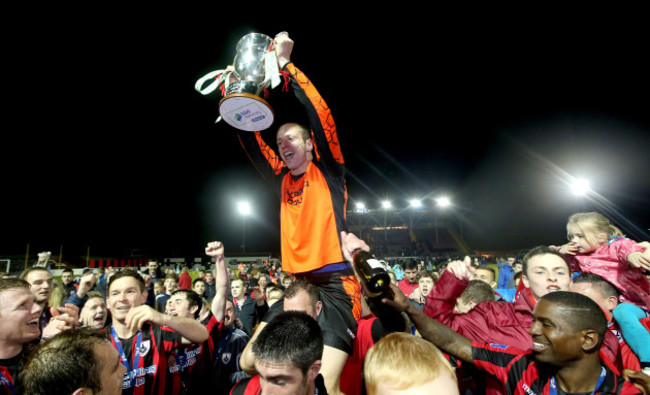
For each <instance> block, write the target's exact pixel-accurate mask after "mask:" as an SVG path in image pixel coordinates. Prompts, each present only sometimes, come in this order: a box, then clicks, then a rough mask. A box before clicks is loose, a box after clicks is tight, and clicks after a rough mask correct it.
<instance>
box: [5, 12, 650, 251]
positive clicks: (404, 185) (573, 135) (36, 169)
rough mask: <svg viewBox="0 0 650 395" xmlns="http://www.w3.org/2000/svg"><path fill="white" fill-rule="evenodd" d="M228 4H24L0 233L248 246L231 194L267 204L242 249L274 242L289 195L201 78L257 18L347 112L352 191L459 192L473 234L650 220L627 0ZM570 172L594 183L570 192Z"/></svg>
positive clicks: (475, 237)
mask: <svg viewBox="0 0 650 395" xmlns="http://www.w3.org/2000/svg"><path fill="white" fill-rule="evenodd" d="M218 10H220V11H221V14H218V13H217V11H216V9H215V10H210V11H204V10H200V9H193V10H189V9H187V10H178V9H176V8H169V9H160V8H158V9H156V10H155V11H151V10H147V11H141V10H137V12H136V10H130V11H133V12H127V11H125V10H120V11H119V12H118V11H117V10H114V11H113V12H108V11H107V10H101V11H99V10H92V11H91V10H78V12H81V13H82V15H84V16H85V17H78V16H76V17H72V16H67V17H66V16H61V17H57V18H50V17H49V16H48V13H47V12H46V11H44V10H41V11H42V12H40V13H39V15H38V17H36V16H35V15H33V14H29V13H21V14H20V15H15V18H16V19H17V20H20V21H23V23H20V24H18V25H17V26H18V27H14V28H12V29H10V30H11V40H9V42H7V43H5V44H6V46H5V49H4V50H3V52H4V55H5V56H4V59H5V66H8V70H7V71H6V72H5V73H4V75H3V87H4V89H3V95H4V96H5V100H4V103H5V104H4V111H3V113H4V118H5V124H4V127H3V130H4V133H2V134H3V139H2V141H3V144H2V148H3V150H2V151H3V159H4V161H3V162H4V163H3V166H2V171H1V174H2V189H3V193H2V199H3V200H2V201H3V204H2V205H1V206H0V207H1V208H0V220H1V222H2V227H1V228H2V235H0V237H1V238H0V240H1V241H0V254H21V253H23V254H24V251H25V248H26V246H27V245H28V244H29V246H30V251H31V252H32V253H35V252H37V251H42V250H50V251H52V252H53V255H57V254H58V251H59V248H60V246H61V245H63V251H64V255H66V254H70V255H75V254H77V255H85V254H86V248H87V247H88V246H90V250H91V255H123V254H129V253H130V252H131V251H133V250H136V249H137V250H139V251H147V252H148V253H150V254H152V255H157V256H169V255H174V254H178V255H186V256H191V255H194V256H200V255H201V253H202V250H203V247H204V245H205V243H206V242H207V241H210V240H215V239H216V240H223V241H224V242H225V244H226V249H227V251H240V244H241V240H242V219H241V217H240V216H239V215H238V214H237V213H236V208H235V204H236V203H235V202H236V201H237V199H241V198H246V199H248V200H249V201H250V202H251V205H252V206H253V209H254V211H255V214H254V216H253V217H252V218H249V219H248V220H247V223H246V249H247V251H277V250H278V249H279V237H278V233H279V223H278V222H279V221H278V215H279V214H278V211H279V202H278V200H277V198H276V197H275V195H274V192H273V191H272V190H271V189H270V188H269V187H268V186H267V184H266V183H265V182H264V181H263V180H262V178H261V177H260V176H259V175H258V174H257V173H256V171H255V170H254V168H253V166H252V165H251V164H250V162H249V161H248V159H247V157H246V156H245V155H244V153H243V151H242V150H241V148H240V146H239V144H238V141H237V139H236V132H235V130H234V129H233V128H232V127H230V126H228V125H227V124H225V123H223V122H221V123H218V124H215V123H214V121H215V119H216V118H217V116H218V113H217V111H218V102H219V99H220V97H219V96H218V95H217V94H213V95H210V96H201V95H200V94H199V93H198V92H196V91H195V90H194V83H195V81H196V80H197V79H199V78H200V77H202V76H203V75H204V74H206V73H207V72H210V71H213V70H217V69H222V68H225V67H226V66H227V65H228V64H230V63H232V61H233V59H234V55H235V45H236V43H237V40H238V39H239V38H241V37H242V36H243V35H245V34H246V33H249V32H259V33H265V34H267V35H270V36H274V35H275V34H276V33H278V32H280V31H283V30H286V31H288V32H289V35H290V36H291V37H292V38H293V39H294V41H295V46H294V52H293V56H292V59H293V61H294V63H295V64H296V65H297V66H298V67H299V68H301V70H302V71H304V72H305V73H306V74H307V75H308V76H309V77H310V78H311V80H312V81H313V82H314V84H315V85H316V86H317V88H318V89H319V91H320V92H321V94H322V96H323V97H324V98H325V100H326V101H327V102H328V104H329V106H330V108H331V109H332V112H333V115H334V118H335V120H336V122H337V126H338V129H339V137H340V140H341V144H342V147H343V153H344V156H345V159H346V164H347V168H348V172H349V175H348V192H349V196H350V200H349V202H350V205H353V204H354V203H356V202H357V201H363V202H364V203H365V204H366V206H368V207H370V208H378V207H379V206H380V201H381V200H382V199H391V200H392V201H393V205H395V206H402V207H405V206H406V205H407V204H408V199H411V198H412V197H416V196H417V197H425V196H427V197H429V198H434V197H438V196H440V195H443V194H444V195H447V196H449V197H450V198H451V199H452V201H453V202H454V207H453V210H454V213H455V215H457V216H459V217H460V218H462V220H463V229H464V235H465V238H466V239H467V240H468V242H469V244H470V246H471V247H473V248H475V249H482V250H518V249H523V248H530V247H532V246H535V245H537V244H543V243H546V244H548V243H561V242H563V240H565V222H566V219H567V217H568V216H569V215H570V214H571V213H573V212H577V211H585V210H589V211H591V210H595V211H600V212H603V213H606V214H608V216H609V217H610V219H612V220H613V221H614V222H615V223H616V224H617V225H619V226H621V227H622V228H624V230H625V233H627V234H628V235H629V236H631V237H633V238H635V239H640V238H644V239H648V238H650V234H648V232H647V230H648V228H649V227H650V207H649V204H648V197H649V196H650V180H649V178H648V171H649V170H650V157H649V156H648V152H649V147H650V115H649V111H648V109H649V108H650V105H649V101H650V100H649V93H648V92H650V89H649V88H650V77H649V73H648V70H650V67H649V66H650V64H648V61H647V59H646V58H647V56H645V55H647V43H646V42H645V38H647V34H646V32H645V31H643V30H642V29H641V27H639V25H638V24H637V23H636V22H635V21H633V20H630V19H629V18H631V16H633V15H635V13H634V12H632V11H633V10H628V11H627V13H626V14H625V15H626V18H622V17H620V16H618V15H616V14H608V13H607V12H603V15H601V16H599V17H598V18H585V19H584V20H579V21H578V20H576V19H573V18H569V17H566V18H563V19H552V20H550V19H548V18H541V17H540V18H536V17H533V16H532V14H530V13H523V14H522V16H521V17H520V18H517V19H516V22H515V21H513V19H512V18H505V17H503V18H500V19H495V18H489V19H488V18H484V17H482V16H478V15H477V16H474V17H471V16H469V15H465V14H462V15H461V14H454V15H442V14H441V15H437V16H436V17H432V18H430V17H427V18H424V17H416V16H414V15H413V14H414V13H415V14H417V12H416V11H413V10H410V11H409V12H406V11H404V12H403V14H402V13H399V12H398V13H395V14H393V13H391V12H387V11H386V12H382V13H381V14H379V15H375V16H373V17H370V16H368V15H365V14H363V13H361V12H360V13H358V14H349V13H348V14H341V13H338V14H335V13H332V15H329V14H327V13H322V14H319V17H318V18H316V19H315V20H311V21H308V22H307V21H300V20H299V19H298V18H297V17H295V16H294V15H292V14H291V13H290V11H288V10H280V11H283V13H282V14H283V17H282V18H279V19H278V18H275V19H274V18H273V17H271V16H257V17H256V16H251V15H254V13H252V14H247V13H246V12H245V11H239V13H237V12H235V11H231V12H230V15H223V13H224V12H226V11H227V10H228V7H226V6H225V5H224V6H223V7H221V8H219V9H218ZM58 11H59V12H60V13H62V14H65V12H64V11H62V10H58ZM603 11H606V10H603ZM478 14H479V15H480V13H478ZM335 15H336V17H337V18H338V19H332V18H334V16H335ZM303 17H305V16H304V15H303ZM608 18H609V19H608ZM398 22H399V24H398ZM269 102H270V103H271V104H272V105H273V106H274V109H275V111H276V114H277V116H278V119H279V120H280V121H282V120H293V119H295V117H293V115H294V114H296V108H295V107H294V104H293V100H292V96H291V95H289V94H287V93H284V92H281V91H280V90H279V89H276V90H273V91H271V93H270V97H269ZM299 111H300V110H299V109H298V112H299ZM280 121H278V122H276V124H275V125H274V126H272V127H271V129H269V130H268V131H267V132H266V133H265V138H268V139H269V141H273V140H274V133H275V131H276V130H277V126H278V125H277V124H278V123H279V122H280ZM571 177H585V178H588V179H589V180H590V181H591V186H592V189H593V190H594V191H595V192H597V194H598V195H596V197H595V198H591V199H585V198H582V199H579V198H576V197H574V196H572V195H571V194H570V192H569V191H568V186H567V184H566V183H567V182H568V180H569V179H570V178H571ZM424 204H425V205H431V204H432V203H431V200H428V201H425V202H424Z"/></svg>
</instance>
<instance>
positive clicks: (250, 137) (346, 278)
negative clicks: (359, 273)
mask: <svg viewBox="0 0 650 395" xmlns="http://www.w3.org/2000/svg"><path fill="white" fill-rule="evenodd" d="M275 47H276V53H277V56H278V65H279V67H280V69H281V70H282V73H283V74H284V75H286V76H288V77H289V78H290V81H291V88H292V90H293V93H294V94H295V96H296V98H297V99H298V101H299V102H300V103H301V104H302V105H303V106H304V107H305V110H306V113H307V117H308V119H309V127H310V128H311V131H310V130H309V129H308V128H307V127H305V126H302V125H300V124H298V123H286V124H283V125H282V126H280V128H279V130H278V132H277V135H276V142H277V150H278V154H276V153H275V151H274V150H273V149H272V148H271V147H270V146H269V145H267V143H266V142H265V141H264V140H263V139H262V136H261V133H260V132H256V133H254V134H253V133H248V132H241V133H240V134H239V136H240V140H241V142H242V146H243V147H244V148H245V149H246V150H247V152H248V154H249V156H250V158H251V159H252V160H253V162H254V164H255V165H256V168H257V169H258V170H259V171H260V172H261V173H262V175H263V176H264V177H265V178H266V179H275V180H277V181H278V182H279V183H280V191H281V211H280V218H281V226H280V227H281V232H280V233H281V247H282V269H283V270H285V271H288V272H291V273H293V274H295V276H296V277H297V278H305V279H307V280H308V281H310V282H312V283H313V284H314V285H316V286H318V288H319V289H320V293H321V300H322V302H323V310H322V312H321V314H320V315H319V319H318V322H319V324H320V326H321V328H322V330H323V338H324V343H325V350H324V353H323V368H322V370H321V373H322V374H323V376H324V378H325V384H326V386H327V389H328V391H329V392H330V393H337V392H338V391H339V389H338V386H339V385H338V382H339V376H340V374H341V371H342V369H343V366H344V364H345V361H346V360H347V357H348V354H350V353H351V352H352V344H353V339H354V333H355V332H356V327H357V323H356V321H357V320H358V318H359V317H360V314H361V304H360V288H359V284H358V282H357V280H356V278H355V276H354V270H353V268H352V266H351V264H350V263H349V262H347V261H346V260H345V258H344V256H343V253H342V251H341V232H344V231H345V230H346V228H345V208H346V202H347V190H346V186H345V169H344V161H343V156H342V154H341V148H340V145H339V142H338V137H337V133H336V126H335V124H334V121H333V119H332V116H331V113H330V110H329V107H328V106H327V104H326V103H325V101H324V100H323V99H322V97H321V96H320V94H319V93H318V91H317V90H316V88H315V87H314V86H313V84H312V83H311V81H310V80H309V79H308V78H307V77H306V76H305V75H304V74H303V73H302V72H301V71H300V70H299V69H298V68H297V67H296V66H295V65H294V64H293V63H292V62H291V60H290V55H291V51H292V49H293V41H292V40H291V39H290V38H289V36H288V35H287V34H286V33H280V34H278V35H277V36H276V38H275ZM281 302H282V303H280V301H279V302H278V303H275V304H274V305H273V306H272V308H271V309H270V311H269V313H268V314H267V317H265V318H264V320H263V322H262V324H261V326H262V327H263V326H264V324H265V323H266V322H269V321H270V320H271V319H272V318H273V317H274V316H275V315H277V314H278V313H279V312H281V311H283V310H284V302H283V301H282V300H281ZM260 330H261V328H259V329H258V331H260ZM254 338H255V336H253V339H254ZM253 339H252V340H253ZM251 343H252V341H251ZM245 359H247V358H245V357H243V358H242V361H241V362H240V363H241V366H242V367H243V368H244V369H245V370H247V371H249V372H250V373H254V366H253V363H252V362H254V359H252V358H248V362H247V361H246V360H245Z"/></svg>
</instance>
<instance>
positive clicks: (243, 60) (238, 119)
mask: <svg viewBox="0 0 650 395" xmlns="http://www.w3.org/2000/svg"><path fill="white" fill-rule="evenodd" d="M236 51H237V53H236V55H235V62H234V69H235V70H234V71H232V69H231V68H229V69H227V70H218V71H216V72H212V73H209V74H208V75H206V76H205V77H203V78H202V79H200V80H199V81H197V85H196V89H197V90H198V91H199V92H200V93H202V94H207V93H210V92H212V91H214V90H215V89H216V88H217V87H219V86H220V85H224V88H225V94H224V97H223V99H221V101H220V102H219V114H220V119H223V120H224V121H226V123H228V124H229V125H231V126H233V127H235V128H237V129H240V130H246V131H258V130H264V129H267V128H269V127H270V126H271V124H273V119H274V114H273V109H272V108H271V106H270V105H269V103H268V102H267V101H266V100H264V99H263V98H262V97H261V95H262V94H263V93H264V89H265V88H267V87H269V85H273V86H275V85H277V84H278V83H279V78H280V77H279V71H278V65H277V57H276V56H275V50H274V49H273V39H272V38H271V37H269V36H267V35H264V34H260V33H250V34H247V35H245V36H244V37H242V38H241V39H240V40H239V42H238V43H237V48H236ZM215 77H216V78H215ZM207 80H214V82H213V84H212V85H211V86H210V87H208V88H207V89H200V88H201V85H202V84H203V82H205V81H207ZM217 121H218V120H217Z"/></svg>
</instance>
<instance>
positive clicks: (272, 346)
mask: <svg viewBox="0 0 650 395" xmlns="http://www.w3.org/2000/svg"><path fill="white" fill-rule="evenodd" d="M253 353H254V354H255V369H256V370H257V372H258V373H259V376H260V385H261V387H262V393H274V392H275V393H287V394H289V393H290V394H307V393H312V394H313V393H314V380H315V379H316V377H317V376H318V373H319V372H320V368H321V359H322V357H323V334H322V331H321V329H320V326H319V325H318V323H317V322H316V321H315V320H314V319H313V318H312V317H310V316H309V315H307V314H306V313H304V312H301V311H285V312H283V313H280V314H278V315H277V316H276V317H275V318H274V319H273V320H271V321H270V322H269V323H268V324H267V325H266V326H265V327H264V329H262V331H261V332H260V333H259V335H258V337H257V339H256V340H255V342H254V343H253Z"/></svg>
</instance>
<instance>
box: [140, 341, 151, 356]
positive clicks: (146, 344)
mask: <svg viewBox="0 0 650 395" xmlns="http://www.w3.org/2000/svg"><path fill="white" fill-rule="evenodd" d="M150 349H151V340H143V341H142V344H140V348H139V349H138V355H141V356H145V355H147V353H149V350H150Z"/></svg>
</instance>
